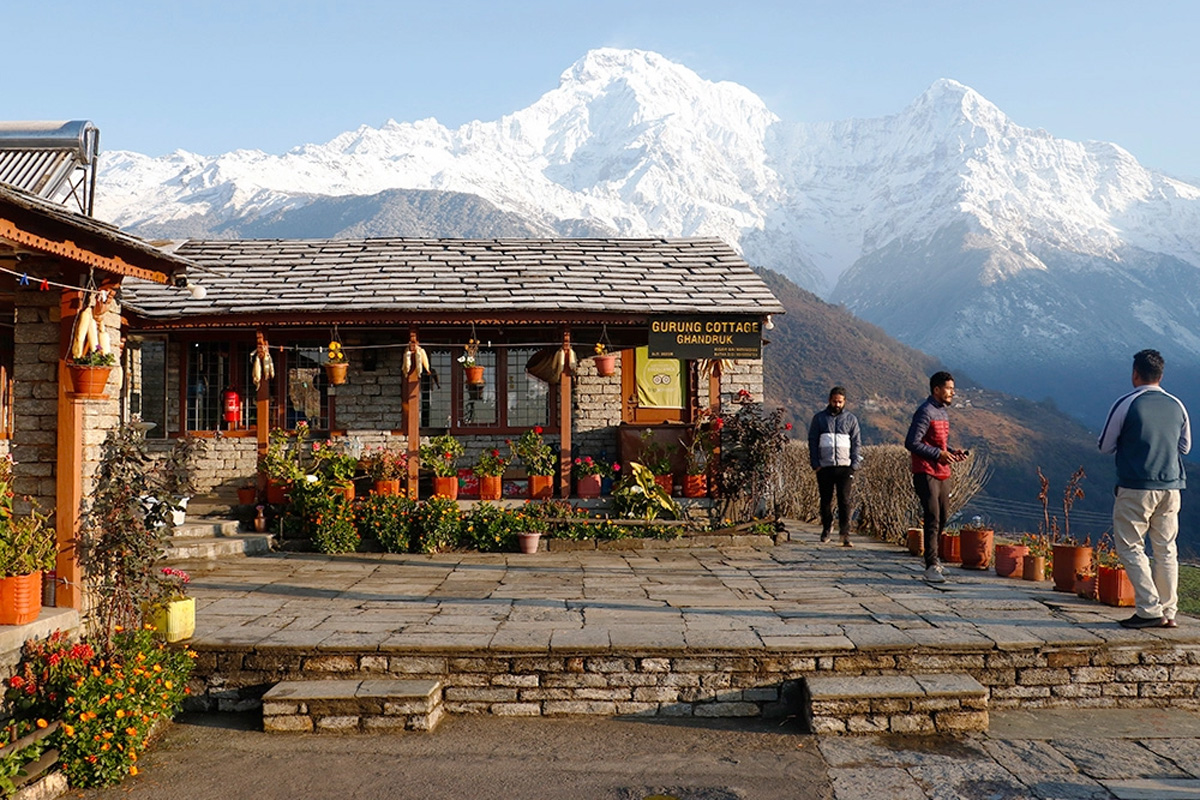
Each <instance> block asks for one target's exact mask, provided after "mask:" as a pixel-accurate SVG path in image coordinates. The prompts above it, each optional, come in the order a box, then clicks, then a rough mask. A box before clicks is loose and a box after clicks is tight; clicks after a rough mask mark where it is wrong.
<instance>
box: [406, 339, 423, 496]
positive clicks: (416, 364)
mask: <svg viewBox="0 0 1200 800" xmlns="http://www.w3.org/2000/svg"><path fill="white" fill-rule="evenodd" d="M419 346H420V345H419V344H418V343H417V329H416V328H409V329H408V355H409V357H408V372H407V373H406V374H405V376H404V401H403V410H404V433H405V436H406V438H407V439H408V481H407V487H406V488H407V491H408V496H409V498H410V499H412V500H418V499H420V492H419V491H418V489H417V481H418V480H419V479H420V477H421V357H420V355H419V354H418V353H417V348H418V347H419Z"/></svg>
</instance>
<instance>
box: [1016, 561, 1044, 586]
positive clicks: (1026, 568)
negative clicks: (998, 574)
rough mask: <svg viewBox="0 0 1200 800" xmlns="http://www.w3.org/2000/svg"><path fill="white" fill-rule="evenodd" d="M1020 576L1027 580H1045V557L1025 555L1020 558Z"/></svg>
mask: <svg viewBox="0 0 1200 800" xmlns="http://www.w3.org/2000/svg"><path fill="white" fill-rule="evenodd" d="M1021 564H1022V567H1021V577H1022V578H1024V579H1025V580H1027V581H1044V580H1046V557H1045V556H1029V555H1027V556H1025V557H1024V558H1023V559H1021Z"/></svg>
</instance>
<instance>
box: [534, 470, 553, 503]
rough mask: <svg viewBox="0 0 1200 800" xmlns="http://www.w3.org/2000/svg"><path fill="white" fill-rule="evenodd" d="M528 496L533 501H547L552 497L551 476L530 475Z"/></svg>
mask: <svg viewBox="0 0 1200 800" xmlns="http://www.w3.org/2000/svg"><path fill="white" fill-rule="evenodd" d="M529 496H530V497H532V498H533V499H534V500H548V499H549V498H551V497H553V496H554V476H553V475H530V476H529Z"/></svg>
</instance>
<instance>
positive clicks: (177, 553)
mask: <svg viewBox="0 0 1200 800" xmlns="http://www.w3.org/2000/svg"><path fill="white" fill-rule="evenodd" d="M269 552H271V536H270V535H269V534H266V533H242V534H236V535H225V536H209V537H202V538H184V539H171V540H169V541H168V542H167V547H166V553H165V555H164V558H165V559H166V560H167V561H193V560H198V559H215V558H226V557H230V556H252V555H260V554H262V553H269Z"/></svg>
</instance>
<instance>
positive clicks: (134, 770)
mask: <svg viewBox="0 0 1200 800" xmlns="http://www.w3.org/2000/svg"><path fill="white" fill-rule="evenodd" d="M137 772H138V770H137V767H135V766H133V765H132V764H130V765H129V774H130V775H137Z"/></svg>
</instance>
